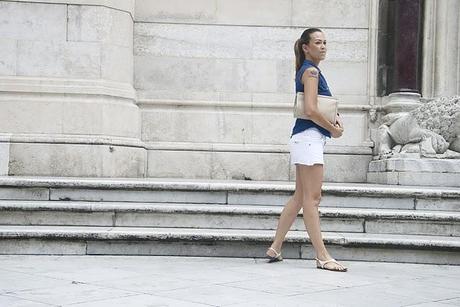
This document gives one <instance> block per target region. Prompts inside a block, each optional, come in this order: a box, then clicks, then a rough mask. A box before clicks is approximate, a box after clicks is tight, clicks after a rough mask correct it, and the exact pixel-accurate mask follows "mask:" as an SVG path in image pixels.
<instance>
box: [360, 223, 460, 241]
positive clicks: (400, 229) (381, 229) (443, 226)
mask: <svg viewBox="0 0 460 307" xmlns="http://www.w3.org/2000/svg"><path fill="white" fill-rule="evenodd" d="M366 232H367V233H393V234H407V235H411V234H415V235H437V236H449V237H453V236H454V237H458V236H460V224H458V223H455V222H450V223H448V222H446V223H442V222H433V221H394V220H375V221H366Z"/></svg>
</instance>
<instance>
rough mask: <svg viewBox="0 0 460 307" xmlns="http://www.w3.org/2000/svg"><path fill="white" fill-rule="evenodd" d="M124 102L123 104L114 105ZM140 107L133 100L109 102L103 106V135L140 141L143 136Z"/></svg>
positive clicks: (101, 123)
mask: <svg viewBox="0 0 460 307" xmlns="http://www.w3.org/2000/svg"><path fill="white" fill-rule="evenodd" d="M113 102H122V103H113ZM140 117H141V116H140V112H139V107H138V106H137V105H135V104H134V102H133V101H132V100H119V99H113V100H110V99H109V100H107V101H106V102H105V103H103V104H102V120H101V122H100V123H99V124H100V125H102V131H103V135H110V136H120V137H128V138H134V139H139V138H140V135H141V123H140V120H141V119H140Z"/></svg>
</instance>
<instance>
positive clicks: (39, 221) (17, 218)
mask: <svg viewBox="0 0 460 307" xmlns="http://www.w3.org/2000/svg"><path fill="white" fill-rule="evenodd" d="M113 216H114V213H112V212H71V211H24V210H23V211H2V214H1V215H0V224H1V225H24V226H25V225H63V226H66V225H72V226H113Z"/></svg>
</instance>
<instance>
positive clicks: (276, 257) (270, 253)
mask: <svg viewBox="0 0 460 307" xmlns="http://www.w3.org/2000/svg"><path fill="white" fill-rule="evenodd" d="M266 255H267V258H268V262H269V263H271V262H278V261H282V260H283V257H281V252H278V251H277V250H276V249H274V248H273V247H269V248H268V250H267V253H266Z"/></svg>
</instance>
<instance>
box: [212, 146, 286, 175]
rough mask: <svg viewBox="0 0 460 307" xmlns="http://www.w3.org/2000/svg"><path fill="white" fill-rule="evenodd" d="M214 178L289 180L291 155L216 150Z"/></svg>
mask: <svg viewBox="0 0 460 307" xmlns="http://www.w3.org/2000/svg"><path fill="white" fill-rule="evenodd" d="M212 159H213V160H212V161H213V162H212V170H211V171H212V174H211V176H212V178H213V179H240V180H241V179H243V180H288V178H289V164H288V163H289V155H288V154H284V153H246V152H214V153H213V154H212Z"/></svg>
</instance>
